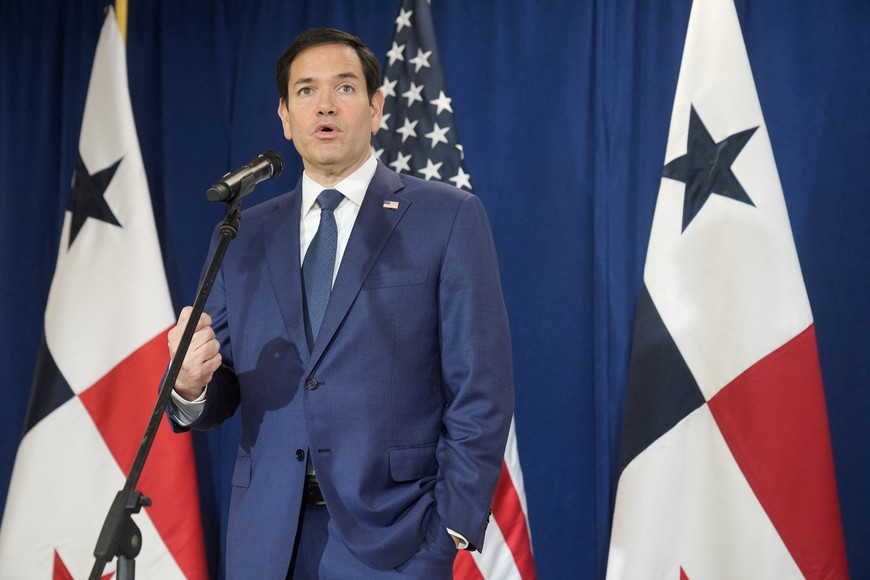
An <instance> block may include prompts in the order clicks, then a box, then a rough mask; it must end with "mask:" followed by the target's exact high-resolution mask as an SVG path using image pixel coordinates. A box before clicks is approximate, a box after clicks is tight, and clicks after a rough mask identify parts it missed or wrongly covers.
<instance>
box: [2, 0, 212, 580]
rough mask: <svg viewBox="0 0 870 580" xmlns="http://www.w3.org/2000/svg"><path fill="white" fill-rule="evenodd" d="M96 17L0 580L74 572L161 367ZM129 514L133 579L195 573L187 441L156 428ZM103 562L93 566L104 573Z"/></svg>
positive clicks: (162, 342) (123, 93)
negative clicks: (136, 536) (141, 505)
mask: <svg viewBox="0 0 870 580" xmlns="http://www.w3.org/2000/svg"><path fill="white" fill-rule="evenodd" d="M107 12H108V14H107V16H106V21H105V23H104V25H103V28H102V32H101V34H100V38H99V42H98V44H97V49H96V54H95V56H94V65H93V70H92V73H91V79H90V84H89V87H88V94H87V100H86V104H85V111H84V117H83V120H82V130H81V135H80V140H79V151H78V154H79V156H78V161H77V163H76V168H75V172H74V175H73V179H72V192H71V195H70V201H69V206H68V210H67V212H66V216H65V219H64V223H63V230H62V232H61V239H60V247H59V249H58V257H57V266H56V270H55V273H54V278H53V280H52V284H51V289H50V291H49V296H48V303H47V305H46V309H45V327H44V339H43V343H42V346H41V348H40V351H39V357H38V361H37V364H36V372H35V376H34V381H33V386H32V392H31V397H30V403H29V406H28V411H27V417H26V419H25V432H24V435H23V437H22V440H21V442H20V445H19V448H18V453H17V455H16V458H15V466H14V469H13V473H12V481H11V484H10V488H9V495H8V497H7V500H6V508H5V511H4V514H3V520H2V525H0V578H3V579H4V580H17V579H21V580H25V579H27V580H30V579H33V578H53V579H55V580H62V579H71V578H87V577H88V574H89V573H90V572H91V569H92V567H93V565H94V556H93V552H94V548H95V546H96V543H97V538H98V536H99V533H100V530H101V528H102V524H103V521H104V519H105V517H106V513H107V512H108V509H109V506H110V504H111V503H112V500H113V499H114V497H115V494H116V492H118V491H119V490H120V489H121V488H122V487H123V486H124V481H125V478H126V474H127V472H128V471H129V469H130V467H131V465H132V462H133V458H134V456H135V454H136V451H137V449H138V447H139V442H140V440H141V438H142V435H143V433H144V431H145V427H146V425H147V424H148V420H149V417H150V415H151V412H152V411H153V409H154V405H155V403H156V399H157V388H158V386H159V384H160V379H161V377H162V375H163V372H164V370H165V367H166V361H167V359H168V351H167V347H166V332H167V331H168V329H169V327H170V326H171V325H172V324H173V322H174V314H173V308H172V304H171V301H170V297H169V291H168V287H167V283H166V275H165V272H164V269H163V262H162V258H161V254H160V247H159V244H158V239H157V232H156V229H155V225H154V216H153V212H152V209H151V198H150V195H149V192H148V185H147V182H146V179H145V170H144V167H143V164H142V157H141V153H140V150H139V144H138V139H137V135H136V127H135V124H134V122H133V111H132V108H131V106H130V95H129V90H128V87H127V65H126V59H125V51H124V41H123V39H122V37H121V33H120V32H119V28H118V23H117V22H116V19H115V15H114V11H113V10H112V9H111V8H110V9H109V10H108V11H107ZM161 423H162V424H161V428H160V430H159V431H158V434H157V438H156V440H155V442H154V445H153V447H152V450H151V455H150V457H149V460H148V462H147V463H146V465H145V469H144V472H143V474H142V477H141V479H140V481H139V486H138V489H139V490H140V491H141V492H142V493H143V494H144V495H146V496H147V497H149V498H151V500H152V502H153V507H151V508H146V509H144V510H143V511H142V512H140V513H139V514H137V515H135V516H133V519H134V521H136V523H137V525H138V526H139V528H140V530H141V532H142V546H143V548H142V552H141V553H140V554H139V556H138V557H137V558H136V570H137V573H138V574H139V575H140V576H141V577H143V578H162V579H163V578H166V579H169V578H191V579H200V578H206V577H207V572H206V567H205V553H204V543H203V537H202V526H201V521H200V510H199V499H198V493H197V487H196V485H197V483H196V472H195V467H194V458H193V451H192V445H191V440H190V438H189V437H178V436H177V435H172V434H171V432H170V430H169V427H168V425H167V424H166V422H165V421H164V422H161ZM113 567H114V565H110V566H108V567H107V569H106V572H107V576H109V575H111V573H112V569H113Z"/></svg>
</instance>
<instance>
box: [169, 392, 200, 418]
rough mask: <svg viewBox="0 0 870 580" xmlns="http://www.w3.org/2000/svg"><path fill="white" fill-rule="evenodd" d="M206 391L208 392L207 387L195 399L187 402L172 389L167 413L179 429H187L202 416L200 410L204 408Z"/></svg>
mask: <svg viewBox="0 0 870 580" xmlns="http://www.w3.org/2000/svg"><path fill="white" fill-rule="evenodd" d="M206 391H208V387H206V388H205V389H204V390H203V391H202V394H201V395H200V396H198V397H197V398H196V399H194V400H192V401H188V400H187V399H185V398H184V397H182V396H181V395H179V394H178V393H177V392H176V391H175V389H172V393H171V394H172V398H171V399H169V413H170V414H171V415H172V418H173V419H175V422H176V423H178V424H179V425H180V426H181V427H187V426H189V425H190V424H191V423H193V422H194V421H196V420H197V419H198V418H199V416H200V415H201V414H202V408H203V407H205V393H206Z"/></svg>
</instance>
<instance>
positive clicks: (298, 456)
mask: <svg viewBox="0 0 870 580" xmlns="http://www.w3.org/2000/svg"><path fill="white" fill-rule="evenodd" d="M304 459H305V452H304V451H302V450H301V449H297V450H296V461H302V460H304Z"/></svg>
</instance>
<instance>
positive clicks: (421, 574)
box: [287, 505, 456, 580]
mask: <svg viewBox="0 0 870 580" xmlns="http://www.w3.org/2000/svg"><path fill="white" fill-rule="evenodd" d="M299 523H300V525H299V528H298V529H299V532H298V535H297V537H296V542H295V545H294V548H293V559H292V561H291V562H290V570H289V571H288V572H287V578H288V580H345V579H350V578H352V579H354V580H366V579H371V580H388V579H411V578H415V579H417V578H419V579H420V580H424V579H425V580H439V579H443V580H449V579H451V578H453V560H454V558H455V557H456V546H455V544H454V543H453V539H452V538H451V537H450V534H448V533H447V530H446V529H445V528H444V527H443V526H441V523H440V521H439V520H438V518H437V517H434V515H433V517H432V518H431V519H430V524H429V529H428V530H427V531H426V539H425V540H424V542H423V545H422V546H420V549H419V550H417V552H416V553H415V554H414V555H413V556H411V558H410V559H409V560H408V561H407V562H405V563H404V564H402V565H401V566H399V567H398V568H396V569H394V570H376V569H374V568H371V567H369V566H368V565H367V564H365V563H363V562H361V561H360V560H359V559H358V558H357V557H356V556H355V555H354V554H353V552H351V551H350V550H349V549H348V547H347V546H346V545H345V543H344V541H343V540H342V539H341V536H340V535H339V533H338V530H337V529H336V528H335V525H334V524H333V523H332V520H331V518H330V517H329V510H328V509H327V508H326V506H323V505H308V506H304V507H303V509H302V514H301V521H300V522H299Z"/></svg>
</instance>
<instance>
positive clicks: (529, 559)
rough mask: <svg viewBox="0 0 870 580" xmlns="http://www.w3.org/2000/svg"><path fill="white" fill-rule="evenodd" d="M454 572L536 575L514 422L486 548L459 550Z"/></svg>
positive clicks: (468, 579)
mask: <svg viewBox="0 0 870 580" xmlns="http://www.w3.org/2000/svg"><path fill="white" fill-rule="evenodd" d="M453 576H454V578H457V579H461V580H473V579H493V580H495V579H499V580H501V579H504V580H514V579H521V580H534V578H536V575H535V560H534V556H533V554H532V536H531V532H530V528H529V520H528V507H527V506H526V491H525V486H524V485H523V472H522V469H521V468H520V458H519V455H518V453H517V439H516V429H515V427H514V423H513V422H511V429H510V433H509V434H508V440H507V446H506V447H505V455H504V464H503V466H502V472H501V476H500V477H499V480H498V485H497V486H496V490H495V496H494V497H493V500H492V518H491V520H490V522H489V526H488V527H487V529H486V538H485V539H484V546H483V552H482V553H481V552H466V551H462V552H459V554H458V556H457V558H456V561H455V563H454V565H453Z"/></svg>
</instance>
